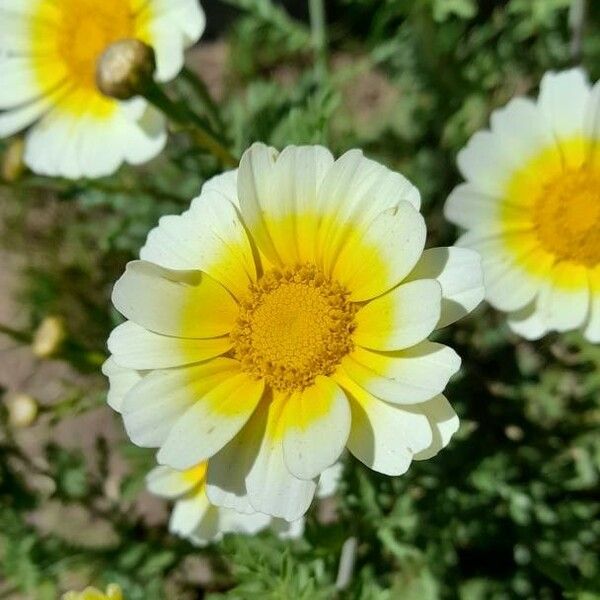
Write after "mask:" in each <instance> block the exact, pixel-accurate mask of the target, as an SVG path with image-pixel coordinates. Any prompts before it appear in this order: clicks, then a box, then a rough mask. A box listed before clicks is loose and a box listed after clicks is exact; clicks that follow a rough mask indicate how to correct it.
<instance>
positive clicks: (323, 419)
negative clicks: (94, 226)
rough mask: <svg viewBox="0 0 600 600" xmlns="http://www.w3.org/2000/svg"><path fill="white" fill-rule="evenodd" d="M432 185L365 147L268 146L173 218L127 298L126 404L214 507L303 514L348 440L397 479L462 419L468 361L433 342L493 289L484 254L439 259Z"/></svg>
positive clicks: (163, 455) (117, 361)
mask: <svg viewBox="0 0 600 600" xmlns="http://www.w3.org/2000/svg"><path fill="white" fill-rule="evenodd" d="M419 202H420V198H419V193H418V191H417V190H416V188H415V187H414V186H412V185H411V184H410V182H409V181H407V180H406V179H405V178H404V177H403V176H402V175H399V174H398V173H394V172H392V171H390V170H389V169H387V168H386V167H384V166H382V165H380V164H378V163H376V162H374V161H372V160H368V159H367V158H365V157H364V156H363V154H362V152H360V151H358V150H351V151H349V152H347V153H346V154H344V155H343V156H342V157H341V158H339V159H338V160H334V158H333V156H332V155H331V154H330V152H329V151H328V150H326V149H325V148H323V147H320V146H306V147H293V146H292V147H288V148H286V149H285V150H283V151H282V152H281V153H280V154H279V153H278V152H277V151H275V150H274V149H272V148H269V147H267V146H265V145H263V144H255V145H253V146H252V147H251V148H250V149H249V150H248V151H246V152H245V153H244V155H243V157H242V160H241V163H240V166H239V170H237V171H232V172H228V173H225V174H224V175H221V176H218V177H215V178H214V179H212V180H210V181H209V182H207V183H206V184H205V185H204V187H203V189H202V192H201V194H200V196H199V197H198V198H197V199H196V200H194V201H193V202H192V205H191V207H190V209H189V210H188V211H187V212H185V213H184V214H182V215H181V216H167V217H163V218H162V219H161V221H160V223H159V226H158V227H157V228H156V229H154V230H153V231H152V232H150V234H149V237H148V240H147V243H146V245H145V246H144V248H143V249H142V251H141V258H142V260H140V261H134V262H132V263H130V264H129V265H128V266H127V269H126V272H125V274H124V275H123V276H122V277H121V279H119V281H118V282H117V283H116V285H115V288H114V291H113V303H114V305H115V307H116V308H117V309H118V310H119V311H120V312H121V313H122V314H123V315H124V316H125V317H126V318H127V319H128V320H127V321H126V322H125V323H123V324H122V325H120V326H118V327H117V328H116V329H115V330H114V331H113V333H112V334H111V336H110V339H109V341H108V346H109V349H110V352H111V353H112V357H111V358H110V359H109V361H108V363H107V365H106V366H105V372H108V373H112V381H111V391H110V397H109V401H110V402H112V403H114V402H115V398H116V397H119V396H121V395H124V397H123V398H122V407H121V410H122V414H123V419H124V423H125V427H126V430H127V432H128V434H129V436H130V438H131V439H132V440H133V442H134V443H136V444H138V445H140V446H146V447H158V448H160V450H159V452H158V461H159V463H161V464H165V465H169V466H171V467H173V468H175V469H179V470H184V469H188V468H190V467H192V466H194V465H196V464H198V463H199V462H203V461H206V460H209V459H210V460H209V466H208V472H207V476H206V477H207V494H208V498H209V499H210V501H211V502H213V503H214V504H217V505H220V506H225V507H229V508H236V507H238V506H239V505H240V504H241V503H246V502H247V503H249V504H250V506H252V508H253V509H254V510H255V511H257V512H261V513H265V514H269V515H272V516H275V517H281V518H284V519H286V520H288V521H294V520H296V519H298V518H299V517H300V516H302V515H303V514H304V512H305V511H306V510H307V508H308V506H309V505H310V502H311V500H312V498H313V495H314V493H315V490H316V487H317V481H318V477H319V475H320V474H321V473H322V472H323V471H324V470H325V469H326V468H328V467H329V466H331V465H333V464H334V463H335V462H336V461H337V460H338V458H339V456H340V454H341V452H342V451H343V449H344V447H345V446H347V447H348V449H349V450H350V452H351V453H352V454H353V455H354V456H356V457H357V458H358V459H359V460H361V461H363V462H364V463H365V464H366V465H368V466H369V467H371V468H372V469H375V470H376V471H379V472H381V473H386V474H389V475H400V474H402V473H404V472H405V471H406V470H407V469H408V467H409V465H410V463H411V461H412V459H413V458H414V459H416V460H421V459H425V458H429V457H431V456H433V455H434V454H436V453H437V452H438V451H439V450H440V449H441V448H442V447H443V446H445V445H446V444H447V443H448V441H449V440H450V437H451V435H452V434H453V433H454V431H455V430H456V428H457V426H458V419H457V417H456V415H455V413H454V411H453V410H452V408H451V407H450V404H449V403H448V401H447V400H446V398H445V397H444V396H443V395H442V394H441V392H442V391H443V389H444V387H445V386H446V383H447V382H448V380H449V378H450V377H451V376H452V375H453V374H454V373H455V372H456V371H457V370H458V368H459V365H460V359H459V357H458V356H457V355H456V353H455V352H454V351H453V350H452V349H451V348H449V347H447V346H444V345H442V344H439V343H435V342H431V341H428V339H427V337H428V336H429V335H430V334H431V333H432V332H433V331H434V330H435V329H437V328H439V327H443V326H445V325H447V324H448V323H451V322H453V321H455V320H456V319H458V318H460V317H461V316H463V315H465V314H467V313H468V312H469V311H471V310H472V309H473V308H474V307H475V306H476V305H477V304H478V303H479V302H480V301H481V299H482V297H483V288H482V281H481V270H480V265H479V256H478V255H477V253H476V252H473V251H472V250H468V249H465V248H433V249H430V250H426V251H423V248H424V245H425V235H426V228H425V222H424V220H423V217H422V216H421V214H420V213H419Z"/></svg>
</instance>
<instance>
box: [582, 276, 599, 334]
mask: <svg viewBox="0 0 600 600" xmlns="http://www.w3.org/2000/svg"><path fill="white" fill-rule="evenodd" d="M589 276H590V292H591V297H590V311H589V316H588V319H587V322H586V323H585V328H584V331H583V335H584V336H585V337H586V338H587V339H588V340H589V341H590V342H592V343H593V344H597V343H598V342H600V267H596V268H595V269H594V270H593V271H591V272H590V274H589Z"/></svg>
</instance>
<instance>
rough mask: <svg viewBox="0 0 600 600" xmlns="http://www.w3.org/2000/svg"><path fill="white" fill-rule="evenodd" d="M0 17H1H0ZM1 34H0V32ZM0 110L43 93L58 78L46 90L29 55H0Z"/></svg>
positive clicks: (51, 85)
mask: <svg viewBox="0 0 600 600" xmlns="http://www.w3.org/2000/svg"><path fill="white" fill-rule="evenodd" d="M0 19H1V17H0ZM0 35H1V34H0ZM0 81H1V82H2V86H1V87H0V110H6V109H7V108H14V107H16V106H19V105H22V104H24V103H26V102H30V101H32V100H35V99H37V98H39V97H40V96H42V95H44V93H45V92H46V91H48V88H53V87H55V85H56V84H57V83H59V82H60V80H57V81H54V82H52V83H50V82H49V83H50V85H49V86H48V88H46V90H44V89H42V88H40V85H39V82H38V80H37V78H36V74H35V71H34V66H33V64H32V60H31V57H29V56H11V57H7V58H3V57H2V55H0Z"/></svg>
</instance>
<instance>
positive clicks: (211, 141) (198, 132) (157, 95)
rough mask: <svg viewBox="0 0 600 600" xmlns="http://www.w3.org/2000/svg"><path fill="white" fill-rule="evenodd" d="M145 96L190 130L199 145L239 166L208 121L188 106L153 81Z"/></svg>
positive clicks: (226, 161) (219, 157)
mask: <svg viewBox="0 0 600 600" xmlns="http://www.w3.org/2000/svg"><path fill="white" fill-rule="evenodd" d="M144 97H145V98H146V100H148V101H149V102H150V103H151V104H153V105H154V106H155V107H156V108H158V109H159V110H160V111H162V112H163V113H164V114H165V115H166V116H167V117H168V118H169V119H170V120H171V121H172V122H173V123H175V124H177V125H179V126H180V127H181V128H182V129H184V130H186V131H187V132H189V134H190V135H191V136H192V137H193V138H194V140H195V141H196V143H197V144H198V145H199V146H201V147H202V148H205V149H206V150H208V151H209V152H211V153H212V154H214V156H216V157H217V158H218V159H219V160H220V161H221V162H222V163H223V165H225V166H228V167H235V166H237V164H238V160H237V159H236V158H235V156H233V154H231V152H230V151H229V150H228V149H227V147H226V146H225V144H223V143H222V142H221V141H220V140H219V139H218V138H217V137H216V135H215V134H214V133H213V132H212V131H210V129H209V127H208V125H207V123H205V122H204V121H203V119H202V118H201V117H199V116H198V115H197V114H196V113H194V112H192V111H191V110H190V109H189V108H188V107H187V106H185V105H184V104H182V103H178V102H174V101H173V100H171V98H169V96H167V94H165V92H164V91H163V90H162V89H161V88H160V87H159V86H158V85H157V84H156V83H152V84H150V85H149V86H148V87H147V88H146V90H145V94H144Z"/></svg>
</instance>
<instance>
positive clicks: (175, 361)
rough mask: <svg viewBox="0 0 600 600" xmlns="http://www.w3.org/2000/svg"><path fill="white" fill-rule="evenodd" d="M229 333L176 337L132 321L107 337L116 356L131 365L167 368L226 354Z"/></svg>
mask: <svg viewBox="0 0 600 600" xmlns="http://www.w3.org/2000/svg"><path fill="white" fill-rule="evenodd" d="M230 348H231V340H230V339H229V337H227V336H226V337H220V338H208V339H195V338H175V337H169V336H165V335H159V334H157V333H152V332H151V331H148V330H147V329H144V328H143V327H140V326H139V325H136V324H135V323H132V322H131V321H127V322H126V323H123V324H122V325H119V326H118V327H116V328H115V329H114V330H113V331H112V333H111V334H110V337H109V338H108V349H109V350H110V352H111V353H112V355H113V358H114V360H115V361H116V362H117V363H118V364H119V365H121V366H123V367H128V368H130V369H146V370H148V369H165V368H168V367H179V366H182V365H186V364H190V363H194V362H201V361H204V360H207V359H209V358H214V357H216V356H219V355H221V354H225V353H226V352H227V351H228V350H229V349H230Z"/></svg>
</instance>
